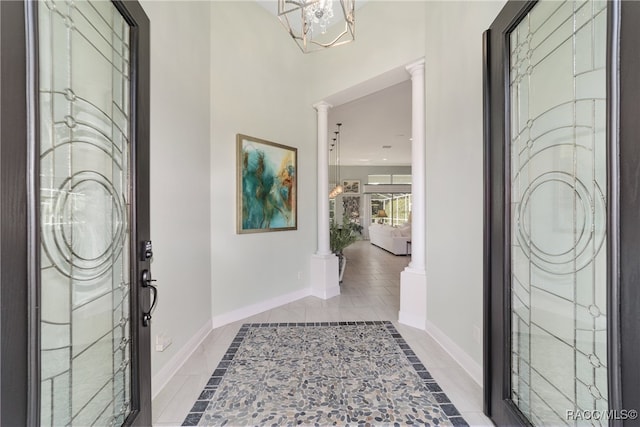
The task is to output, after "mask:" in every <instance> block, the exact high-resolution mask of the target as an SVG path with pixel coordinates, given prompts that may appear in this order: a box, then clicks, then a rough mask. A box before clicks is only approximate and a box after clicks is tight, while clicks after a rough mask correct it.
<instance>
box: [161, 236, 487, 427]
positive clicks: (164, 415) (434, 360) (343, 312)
mask: <svg viewBox="0 0 640 427" xmlns="http://www.w3.org/2000/svg"><path fill="white" fill-rule="evenodd" d="M345 255H346V257H347V259H348V260H347V267H346V271H345V276H344V281H343V283H342V286H341V291H342V294H341V295H339V296H337V297H335V298H331V299H329V300H326V301H323V300H320V299H318V298H315V297H307V298H304V299H301V300H299V301H295V302H293V303H290V304H287V305H284V306H282V307H278V308H275V309H273V310H269V311H266V312H263V313H260V314H258V315H255V316H252V317H250V318H247V319H244V320H242V321H239V322H235V323H232V324H229V325H226V326H224V327H220V328H216V329H214V330H213V331H212V332H211V333H210V334H209V336H208V337H207V338H206V339H205V340H204V341H203V342H202V344H201V345H200V346H199V347H198V349H197V350H196V351H195V352H194V354H193V355H192V356H191V357H190V358H189V359H188V360H187V361H186V362H185V364H184V365H183V366H182V368H181V369H180V370H179V371H178V373H177V374H176V375H174V377H173V378H172V379H171V381H170V382H169V383H168V384H167V386H166V387H164V389H163V390H162V391H161V392H160V393H159V394H158V396H157V397H156V398H155V399H154V401H153V422H154V425H155V426H176V425H180V424H182V421H183V420H184V418H185V417H186V415H187V413H188V412H189V410H190V409H191V407H192V405H193V403H194V402H195V400H196V399H197V397H198V395H199V394H200V392H201V391H202V389H203V387H204V385H205V384H206V383H207V381H208V380H209V378H210V376H211V373H212V372H213V370H214V369H215V368H216V366H217V365H218V363H219V361H220V360H221V358H222V356H223V354H224V353H225V351H226V350H227V348H228V347H229V344H230V343H231V341H232V340H233V338H234V337H235V335H236V334H237V332H238V330H239V329H240V326H241V325H242V324H243V323H251V322H319V321H356V320H391V321H393V324H394V325H395V327H396V328H397V329H398V331H399V332H400V334H402V336H403V337H404V338H405V340H406V341H407V342H408V343H409V345H410V346H411V348H412V349H413V350H414V351H415V353H416V354H417V355H418V357H419V358H420V360H421V361H422V362H423V363H424V365H425V366H426V367H427V369H428V370H429V372H431V374H432V376H433V377H434V378H435V379H436V381H437V382H438V384H439V385H440V386H441V387H442V389H443V390H444V391H445V392H446V394H447V395H448V396H449V398H450V399H451V401H452V402H453V403H454V404H455V406H456V407H457V408H458V410H459V411H460V412H461V413H462V416H463V417H464V418H465V419H466V421H467V422H468V423H469V424H470V425H472V426H485V425H492V424H491V422H490V421H489V420H488V419H487V418H486V417H484V415H483V414H482V389H481V387H480V386H479V385H478V384H476V383H475V382H474V381H473V380H472V379H471V377H470V376H469V375H468V374H467V373H466V372H465V371H464V370H463V369H462V368H460V366H459V365H458V364H457V363H456V362H455V361H454V360H453V359H452V358H451V357H450V356H449V354H448V353H446V352H445V351H444V350H443V349H442V347H440V345H439V344H438V343H437V342H435V341H434V340H433V338H431V337H430V336H429V335H428V334H427V333H426V332H424V331H419V330H417V329H414V328H411V327H408V326H404V325H401V324H398V323H397V317H398V309H399V295H400V272H401V271H402V270H403V269H404V268H405V267H406V265H407V264H408V262H409V261H410V259H409V257H403V256H394V255H391V254H389V253H388V252H386V251H384V250H382V249H379V248H377V247H375V246H373V245H371V244H370V243H369V242H368V241H358V242H356V243H355V244H353V245H352V246H350V247H349V248H347V249H346V250H345Z"/></svg>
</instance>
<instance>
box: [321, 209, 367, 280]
mask: <svg viewBox="0 0 640 427" xmlns="http://www.w3.org/2000/svg"><path fill="white" fill-rule="evenodd" d="M361 233H362V226H361V225H360V224H357V223H355V222H352V221H349V217H348V216H347V214H346V213H345V214H344V216H343V217H342V224H338V223H337V222H336V221H335V220H331V223H330V224H329V245H330V246H331V252H333V253H334V254H336V256H337V257H338V275H339V278H340V283H342V277H343V276H344V270H345V267H346V265H347V258H346V257H345V256H344V253H343V252H342V251H343V250H344V248H346V247H347V246H349V245H350V244H352V243H353V242H355V241H356V240H358V236H359V235H360V234H361Z"/></svg>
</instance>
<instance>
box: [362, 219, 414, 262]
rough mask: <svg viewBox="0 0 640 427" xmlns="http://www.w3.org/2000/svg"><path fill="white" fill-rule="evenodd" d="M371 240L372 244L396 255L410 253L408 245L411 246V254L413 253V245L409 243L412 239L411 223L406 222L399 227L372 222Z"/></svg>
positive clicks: (370, 227)
mask: <svg viewBox="0 0 640 427" xmlns="http://www.w3.org/2000/svg"><path fill="white" fill-rule="evenodd" d="M369 240H370V241H371V244H372V245H376V246H378V247H379V248H382V249H384V250H385V251H388V252H391V253H392V254H394V255H408V254H407V246H409V254H410V253H411V246H410V245H407V242H408V241H410V240H411V224H408V223H406V224H403V225H401V226H398V227H392V226H390V225H386V224H371V225H370V226H369Z"/></svg>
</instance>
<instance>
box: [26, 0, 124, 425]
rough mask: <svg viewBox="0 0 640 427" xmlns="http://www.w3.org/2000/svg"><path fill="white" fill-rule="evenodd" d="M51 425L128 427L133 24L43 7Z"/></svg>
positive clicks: (44, 265) (97, 6)
mask: <svg viewBox="0 0 640 427" xmlns="http://www.w3.org/2000/svg"><path fill="white" fill-rule="evenodd" d="M38 14H39V18H38V20H39V23H38V25H39V28H38V31H39V61H40V63H39V78H40V81H39V85H40V111H39V114H40V144H41V145H40V168H41V176H40V179H41V181H40V184H41V195H40V208H41V236H42V255H41V292H42V306H41V313H42V317H41V319H42V321H41V380H42V383H41V424H42V425H56V426H57V425H77V426H91V425H121V424H122V423H123V422H124V420H125V418H126V416H127V415H128V414H129V412H130V410H131V391H130V383H131V379H130V375H131V371H130V360H131V355H130V339H131V333H130V327H131V326H130V319H129V288H130V277H129V276H130V255H129V252H130V251H129V242H130V240H129V218H130V205H129V203H130V194H129V193H130V190H129V189H130V182H129V179H130V174H129V168H130V156H129V153H130V146H129V134H130V122H129V120H130V118H129V112H130V105H129V103H130V101H129V85H130V81H129V79H130V64H129V26H128V24H127V23H126V22H125V21H124V19H123V18H122V16H121V15H120V13H119V12H118V11H117V9H116V8H115V7H114V5H113V4H112V3H111V2H109V1H79V0H74V1H53V0H45V1H40V2H39V3H38Z"/></svg>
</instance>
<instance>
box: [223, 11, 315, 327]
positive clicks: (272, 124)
mask: <svg viewBox="0 0 640 427" xmlns="http://www.w3.org/2000/svg"><path fill="white" fill-rule="evenodd" d="M211 29H212V32H211V40H212V44H211V105H212V116H211V117H212V122H211V213H212V214H211V231H212V242H211V243H212V252H211V263H212V268H213V271H212V277H213V280H212V304H213V306H212V307H213V310H212V313H213V317H214V324H216V323H217V322H216V320H215V319H217V318H220V317H221V316H222V317H224V316H225V315H228V314H229V313H230V312H232V311H233V310H238V309H242V308H243V307H246V306H249V305H252V304H258V303H262V302H264V301H265V300H270V299H273V298H277V297H279V296H282V295H287V294H291V293H293V292H297V291H301V290H304V289H306V288H308V287H309V286H310V281H309V263H310V257H311V255H312V254H313V253H314V252H315V249H316V196H315V195H316V160H315V158H316V129H315V123H316V119H315V117H316V115H315V111H314V110H313V108H312V106H311V105H312V102H311V101H310V100H309V97H308V94H307V90H308V87H309V86H312V85H313V84H314V82H313V80H312V79H309V78H308V77H309V76H308V73H306V72H305V70H307V68H306V66H305V64H304V62H303V61H304V55H303V54H302V53H301V52H300V50H299V48H298V47H297V45H296V44H295V43H294V42H293V40H291V39H290V38H289V36H288V34H287V33H286V32H285V31H284V30H283V28H282V26H281V25H280V23H279V22H278V20H277V19H276V18H275V17H274V16H272V15H270V14H269V13H268V12H267V11H266V10H264V9H263V8H262V7H260V6H258V4H257V3H255V2H233V1H230V2H217V1H216V2H213V3H211ZM237 133H242V134H246V135H250V136H254V137H257V138H261V139H266V140H269V141H274V142H278V143H280V144H285V145H289V146H293V147H297V148H298V171H299V175H298V229H297V230H295V231H281V232H270V233H256V234H243V235H238V234H236V151H235V150H236V134H237ZM298 275H300V276H298ZM299 277H300V278H299Z"/></svg>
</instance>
